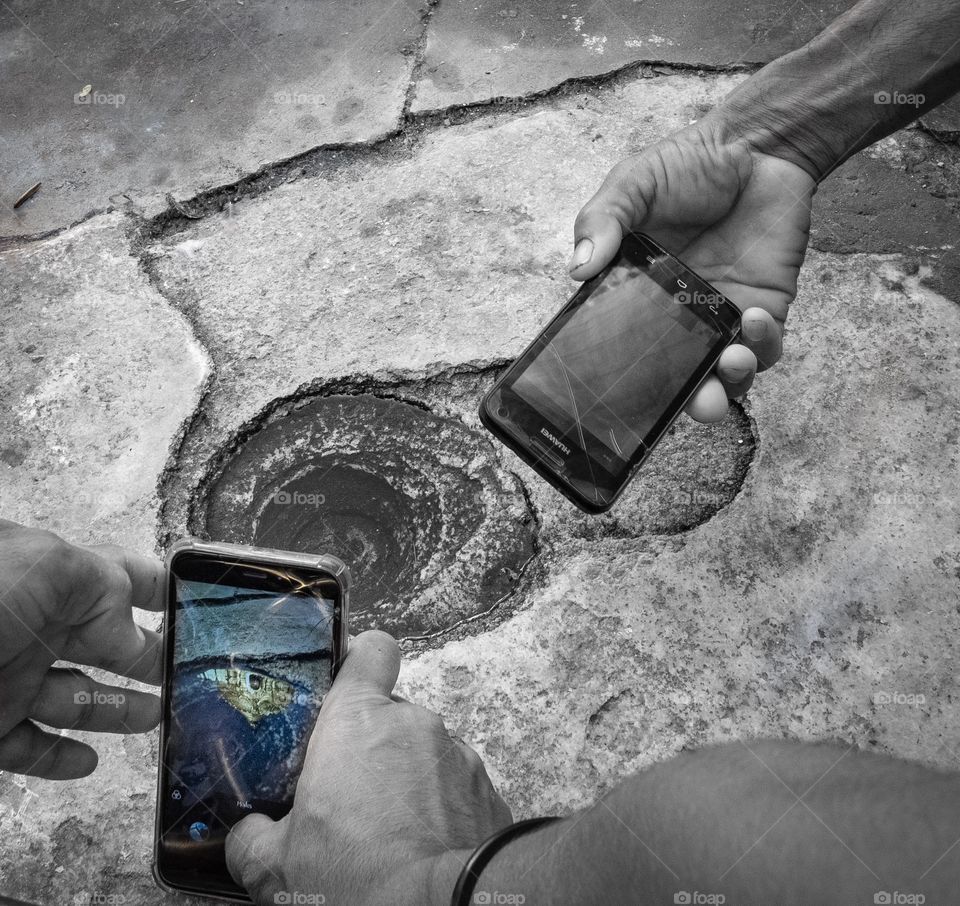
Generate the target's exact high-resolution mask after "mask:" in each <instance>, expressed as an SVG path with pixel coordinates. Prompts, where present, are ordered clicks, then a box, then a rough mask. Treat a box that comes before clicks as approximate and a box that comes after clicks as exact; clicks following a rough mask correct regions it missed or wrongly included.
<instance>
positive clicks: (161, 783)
mask: <svg viewBox="0 0 960 906" xmlns="http://www.w3.org/2000/svg"><path fill="white" fill-rule="evenodd" d="M184 554H198V555H200V556H204V557H209V558H211V559H224V558H227V559H229V560H230V561H232V562H234V563H235V564H236V565H238V566H251V567H257V566H290V567H297V568H300V569H309V570H314V571H316V572H321V573H325V574H326V575H328V576H329V577H330V578H331V579H332V580H333V581H335V582H336V585H337V588H338V590H339V602H338V606H337V607H336V609H335V612H334V627H333V652H332V654H333V657H332V662H331V667H330V670H331V680H332V679H333V678H335V677H336V675H337V672H338V671H339V669H340V667H341V665H342V664H343V660H344V658H345V657H346V654H347V644H348V643H347V639H348V635H347V624H348V620H349V609H350V573H349V570H348V569H347V566H346V564H345V563H344V562H343V561H342V560H340V559H338V558H337V557H333V556H330V555H322V556H317V555H312V554H300V553H297V552H294V551H280V550H273V549H269V548H255V547H248V546H245V545H240V544H226V543H215V542H204V541H200V540H198V539H195V538H184V539H181V540H180V541H178V542H176V543H175V544H174V545H172V546H171V548H170V550H169V551H168V553H167V557H166V561H165V567H166V589H165V607H164V632H163V680H162V686H161V690H162V700H163V703H162V718H161V721H160V748H159V758H158V765H157V804H156V820H155V824H154V843H153V862H152V866H151V868H152V872H153V878H154V881H155V882H156V883H157V885H158V886H159V887H160V888H162V889H163V890H165V891H168V892H170V893H186V894H190V895H193V896H204V897H209V898H213V899H219V900H224V901H226V902H230V903H250V902H251V900H250V898H249V897H247V896H246V895H244V894H240V895H238V894H237V893H236V891H235V890H232V889H231V890H226V889H220V888H216V887H213V886H210V887H199V886H194V885H191V884H185V883H180V882H179V879H176V878H172V877H170V876H168V875H166V874H164V866H162V865H161V851H160V840H161V835H162V830H163V821H162V817H163V807H164V805H165V802H166V774H167V773H168V772H167V771H166V770H165V762H164V753H165V751H166V746H167V735H168V731H169V725H170V713H169V711H170V683H171V682H172V679H173V633H172V632H170V631H168V628H169V627H170V626H172V625H173V624H174V623H175V622H176V618H175V616H174V614H175V606H174V602H175V598H174V594H175V587H174V581H173V577H174V572H173V566H174V563H175V561H176V559H177V558H178V557H180V556H182V555H184Z"/></svg>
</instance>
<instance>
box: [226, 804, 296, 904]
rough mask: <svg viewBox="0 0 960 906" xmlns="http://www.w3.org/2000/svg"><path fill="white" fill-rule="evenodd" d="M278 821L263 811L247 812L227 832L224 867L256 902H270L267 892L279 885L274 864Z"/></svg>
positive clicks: (275, 862)
mask: <svg viewBox="0 0 960 906" xmlns="http://www.w3.org/2000/svg"><path fill="white" fill-rule="evenodd" d="M280 835H281V825H280V823H279V822H277V821H273V820H272V819H270V818H268V817H267V816H266V815H260V814H256V815H247V817H246V818H244V819H243V820H242V821H238V822H237V823H236V824H235V825H234V826H233V827H232V828H231V830H230V833H228V834H227V840H226V850H225V851H226V858H227V870H228V871H229V872H230V874H231V875H232V876H233V879H234V880H235V881H236V882H237V883H238V884H239V885H241V887H243V888H244V889H245V890H246V891H247V892H248V893H249V894H250V896H251V898H252V899H253V900H254V902H256V903H264V902H269V903H272V902H274V900H273V897H272V896H271V895H269V894H270V891H271V890H272V891H273V892H274V893H275V892H277V891H279V890H281V889H282V888H283V883H282V880H281V878H280V875H279V871H278V870H277V868H276V866H277V863H278V856H279V855H280V842H281V841H280Z"/></svg>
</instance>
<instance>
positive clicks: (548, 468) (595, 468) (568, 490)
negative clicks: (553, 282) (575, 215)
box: [480, 233, 741, 514]
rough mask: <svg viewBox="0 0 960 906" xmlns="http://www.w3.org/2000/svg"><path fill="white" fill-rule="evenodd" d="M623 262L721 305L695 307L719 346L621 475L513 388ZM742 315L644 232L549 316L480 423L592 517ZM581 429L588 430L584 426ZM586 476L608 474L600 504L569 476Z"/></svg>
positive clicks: (713, 356)
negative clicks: (549, 440) (564, 450)
mask: <svg viewBox="0 0 960 906" xmlns="http://www.w3.org/2000/svg"><path fill="white" fill-rule="evenodd" d="M648 257H652V258H655V259H656V260H657V261H658V264H661V265H663V266H664V269H665V270H667V271H668V272H669V278H667V277H664V278H663V279H660V278H659V277H658V276H657V275H655V274H653V273H650V270H651V269H650V265H649V262H648ZM623 259H626V260H627V261H629V263H630V264H631V265H633V266H636V267H638V268H640V269H643V270H645V271H646V272H647V273H648V276H650V277H651V278H652V279H654V280H655V281H656V282H657V283H658V284H659V285H660V286H661V287H663V288H664V290H666V291H667V292H676V291H677V289H678V288H679V286H683V288H684V289H685V290H689V291H690V292H693V293H703V294H709V295H712V296H714V297H715V300H716V310H715V311H714V310H713V309H712V308H711V307H710V306H706V305H704V306H702V307H698V308H697V309H696V310H697V311H698V313H699V314H700V315H701V316H703V317H704V320H706V321H707V322H708V323H710V324H711V326H713V327H714V329H715V330H716V331H717V341H716V342H715V343H714V344H713V346H712V347H711V348H710V350H709V352H708V353H707V354H706V356H705V357H704V358H703V360H702V361H701V362H700V364H699V365H698V367H697V368H696V369H695V370H694V371H693V373H692V374H691V376H690V378H689V379H688V380H687V381H686V382H685V384H684V386H683V387H682V388H681V389H680V391H679V392H678V393H677V395H676V396H675V397H674V399H673V400H672V401H671V402H670V405H669V406H668V407H667V409H666V410H665V412H664V414H663V415H662V416H661V417H660V419H659V420H658V421H657V422H656V423H655V425H654V426H653V427H652V428H651V429H650V431H648V432H647V434H646V436H645V437H644V438H643V440H642V442H641V443H640V445H639V446H638V448H637V450H636V451H635V452H634V454H633V456H631V457H630V459H628V460H620V462H622V463H624V465H623V466H622V467H620V468H619V469H618V470H617V471H613V470H611V469H609V468H607V467H606V466H605V465H604V464H603V463H602V462H601V461H600V460H598V459H597V458H595V457H594V456H591V453H590V451H589V450H583V449H582V448H581V447H580V445H579V444H578V443H577V442H576V441H574V440H572V439H571V438H570V436H569V434H567V433H565V432H564V431H563V430H562V429H560V428H559V427H558V426H557V424H556V422H555V421H554V420H553V419H552V418H551V416H550V414H549V413H548V412H544V411H542V410H541V409H538V408H537V407H535V406H533V405H531V404H530V403H529V402H527V401H526V400H523V399H522V398H521V397H519V396H518V395H517V394H516V393H515V392H513V390H512V386H513V384H514V383H515V381H516V380H517V378H518V377H519V376H520V375H521V374H522V373H523V372H524V371H525V370H526V368H527V367H528V366H529V364H530V363H531V362H532V361H533V360H534V358H535V357H536V356H537V355H538V354H539V353H540V352H541V351H542V350H543V349H544V348H545V347H546V346H547V345H548V344H549V342H550V340H551V339H552V338H553V336H555V335H556V334H557V333H558V332H559V331H560V330H561V329H562V327H563V326H564V324H566V322H567V321H568V320H569V318H570V317H571V316H572V315H573V313H574V312H575V311H576V310H577V309H578V308H579V307H580V306H581V305H583V303H584V302H586V300H587V299H588V298H589V297H590V296H591V295H592V294H593V293H594V292H595V291H596V290H597V288H598V287H599V286H600V284H601V283H602V282H603V280H604V279H605V278H606V277H607V275H608V274H609V273H610V271H611V269H612V268H613V267H614V266H615V265H617V264H618V263H620V261H622V260H623ZM667 279H669V282H670V285H667V282H666V281H667ZM678 280H680V281H682V283H680V284H678V283H677V282H676V281H678ZM740 314H741V313H740V309H739V308H738V307H737V306H736V305H735V304H734V303H733V302H732V301H730V299H728V298H727V297H726V296H724V295H723V294H722V293H721V292H720V291H719V290H717V289H716V288H715V287H713V286H712V285H711V284H710V283H708V282H707V281H706V280H704V279H703V278H702V277H700V276H699V275H697V274H696V273H695V272H694V271H692V270H690V268H689V267H687V266H686V265H685V264H684V263H683V262H682V261H680V259H679V258H677V257H676V256H675V255H672V254H670V252H668V251H667V250H666V249H664V248H663V247H662V246H660V245H659V244H657V243H656V242H654V241H653V240H652V239H651V238H650V237H649V236H645V235H643V234H640V233H632V234H629V235H628V236H626V237H625V238H624V240H623V244H622V245H621V247H620V251H619V253H618V255H617V257H616V258H615V259H614V261H612V262H611V263H610V264H609V265H608V266H607V267H606V268H604V270H603V271H601V273H600V274H598V275H597V276H596V277H594V278H592V279H591V280H588V281H586V282H585V283H584V284H583V285H582V286H581V287H580V288H579V289H578V290H577V291H576V292H575V293H574V294H573V296H572V297H571V298H570V299H569V300H568V301H567V303H566V304H565V305H564V306H563V307H562V308H561V309H560V310H559V311H558V312H557V313H556V314H555V315H554V316H553V317H552V318H551V319H550V321H549V322H548V324H547V325H546V327H544V328H543V330H542V331H540V333H539V334H538V335H537V336H536V337H535V338H534V340H533V341H532V342H531V343H530V344H529V345H528V346H527V348H526V349H525V350H524V351H523V352H522V353H521V354H520V355H519V356H518V357H517V358H516V359H515V360H514V361H513V362H512V363H511V365H510V366H509V367H508V368H507V370H506V371H505V372H504V373H503V374H502V375H501V376H500V378H499V379H498V380H497V382H496V383H495V384H494V386H493V387H492V388H491V390H490V391H489V392H488V393H487V394H486V396H484V398H483V400H482V402H481V404H480V420H481V422H482V423H483V425H484V426H485V427H486V428H487V429H488V430H490V431H491V432H492V433H493V434H494V435H495V436H496V437H497V438H498V439H499V440H501V441H502V442H503V443H504V444H505V445H506V446H508V447H509V448H510V449H511V450H513V451H514V452H515V453H517V454H518V455H519V456H520V457H521V458H522V459H523V460H524V461H525V462H526V463H527V464H528V465H529V466H530V467H531V468H532V469H533V470H534V471H535V472H536V473H537V474H538V475H540V476H541V477H542V478H544V479H545V480H546V481H547V482H549V483H550V484H551V485H552V486H553V487H554V488H556V489H557V490H558V491H560V493H561V494H563V495H564V496H565V497H566V498H567V499H568V500H570V501H571V502H572V503H573V504H575V505H576V506H577V507H579V508H580V509H582V510H584V511H585V512H588V513H593V514H597V513H603V512H606V511H607V510H609V509H610V508H611V507H612V506H613V505H614V503H616V501H617V498H618V497H619V496H620V495H621V494H622V493H623V490H624V488H625V487H626V486H627V484H628V483H629V482H630V479H631V478H632V477H633V475H634V474H635V473H636V471H637V469H639V468H640V466H641V465H642V464H643V462H644V461H645V460H646V459H647V457H648V456H649V455H650V453H651V452H652V451H653V449H654V448H655V447H656V445H657V443H658V442H659V441H660V439H661V438H662V437H663V435H664V434H665V433H666V432H667V430H668V429H669V427H670V425H672V424H673V422H674V421H675V420H676V419H677V417H678V416H679V415H680V413H681V412H682V411H683V408H684V406H685V405H686V404H687V403H688V402H689V400H690V398H691V397H692V396H693V394H694V393H695V392H696V391H697V389H698V388H699V387H700V385H701V384H702V383H703V381H704V380H705V379H706V377H707V376H708V375H709V374H710V372H711V371H712V370H713V369H714V367H715V366H716V364H717V360H718V359H719V358H720V355H721V354H722V353H723V350H724V349H726V348H727V347H728V346H729V345H730V344H731V343H734V342H735V341H736V340H737V338H738V337H739V333H740ZM511 393H512V396H511V397H510V398H509V400H508V403H509V405H508V407H507V408H508V412H509V413H510V415H509V416H508V417H503V416H501V415H499V413H498V410H499V409H500V408H501V406H502V403H503V402H504V396H505V395H509V394H511ZM534 422H536V423H539V424H540V425H542V426H543V427H544V428H546V429H547V430H548V431H549V432H550V433H551V434H553V436H554V437H555V438H557V439H559V440H560V441H562V443H563V444H564V445H565V446H567V447H568V448H569V449H570V453H569V454H566V458H565V459H564V458H563V457H562V456H561V455H560V452H558V451H557V450H555V449H553V447H552V446H550V445H548V444H543V445H542V447H541V449H540V450H537V449H536V448H535V447H534V446H533V444H534V443H538V442H537V441H535V440H534V438H533V437H532V436H531V434H530V433H529V431H528V430H527V428H526V427H525V426H527V425H529V424H531V423H534ZM583 430H584V431H585V429H583ZM587 433H588V432H587ZM596 444H597V445H598V450H599V453H600V455H602V456H603V458H604V459H606V460H608V461H609V460H616V459H617V457H615V456H608V455H605V452H604V451H606V450H607V449H608V448H607V447H606V445H605V444H603V443H602V442H601V441H599V440H597V441H596ZM548 446H550V449H547V450H544V448H545V447H548ZM550 454H553V455H552V456H551V455H550ZM558 461H560V462H561V463H562V468H561V467H560V466H558V465H557V462H558ZM585 473H586V474H588V475H594V476H595V475H596V474H598V473H599V474H600V476H601V477H607V476H609V484H605V485H603V489H604V493H603V500H602V501H601V500H598V499H597V496H598V494H597V493H596V492H595V494H594V498H593V499H591V497H589V496H587V495H586V494H585V493H583V492H581V491H580V490H579V489H578V487H577V486H576V485H575V484H574V483H573V480H574V479H572V478H570V477H568V476H570V475H571V474H573V475H577V476H582V480H583V483H584V484H588V483H591V482H589V481H588V480H587V479H586V477H585ZM592 483H593V485H594V487H595V488H596V487H599V485H597V483H596V482H595V481H594V482H592Z"/></svg>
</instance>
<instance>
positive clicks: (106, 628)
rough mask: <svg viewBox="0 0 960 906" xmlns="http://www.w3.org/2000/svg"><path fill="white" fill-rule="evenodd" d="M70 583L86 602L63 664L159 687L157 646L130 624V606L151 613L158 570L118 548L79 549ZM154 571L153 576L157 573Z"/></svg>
mask: <svg viewBox="0 0 960 906" xmlns="http://www.w3.org/2000/svg"><path fill="white" fill-rule="evenodd" d="M81 558H82V562H81V564H80V566H79V567H78V576H77V579H76V586H77V592H76V593H77V594H78V595H80V596H82V597H83V598H85V599H88V600H89V602H90V603H89V604H88V605H87V612H88V613H89V616H88V617H87V618H86V619H82V620H80V621H78V622H77V623H76V624H75V628H74V637H75V640H76V641H75V642H74V643H73V644H71V646H70V647H68V648H67V650H66V651H65V652H64V654H63V657H64V660H69V661H72V662H73V663H75V664H84V665H86V666H89V667H100V668H102V669H104V670H109V671H110V672H112V673H119V674H121V675H122V676H129V677H130V678H131V679H135V680H139V681H140V682H143V683H150V684H151V685H154V686H156V685H159V684H160V680H161V677H162V674H163V659H162V651H163V640H162V637H161V636H160V634H159V633H158V632H154V631H153V630H151V629H144V628H143V627H141V626H139V625H138V624H137V623H136V622H135V621H134V619H133V611H132V609H131V608H132V607H133V606H134V605H135V604H136V605H137V606H142V607H144V608H150V609H155V608H156V607H157V606H158V601H159V600H160V599H161V598H162V592H161V591H158V590H157V589H158V588H162V586H163V582H162V579H161V577H162V566H161V565H160V564H159V561H153V560H151V559H150V558H148V557H141V556H139V555H137V554H132V553H130V552H129V551H124V550H122V549H121V548H118V547H98V548H85V549H83V551H82V554H81ZM158 569H159V570H160V572H159V573H158V572H157V570H158Z"/></svg>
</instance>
